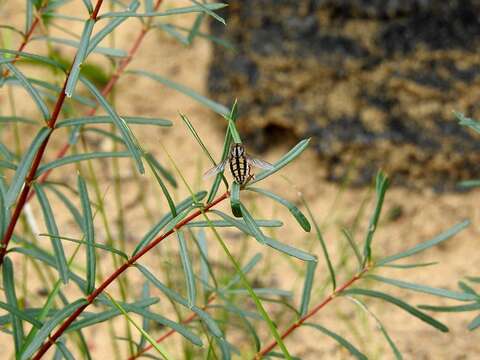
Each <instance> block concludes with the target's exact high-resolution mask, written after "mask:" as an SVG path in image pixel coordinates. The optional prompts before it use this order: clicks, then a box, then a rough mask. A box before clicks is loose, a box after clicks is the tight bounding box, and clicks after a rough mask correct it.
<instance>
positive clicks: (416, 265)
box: [382, 261, 438, 269]
mask: <svg viewBox="0 0 480 360" xmlns="http://www.w3.org/2000/svg"><path fill="white" fill-rule="evenodd" d="M437 264H438V261H432V262H427V263H418V264H386V265H382V266H383V267H390V268H396V269H413V268H418V267H426V266H432V265H437Z"/></svg>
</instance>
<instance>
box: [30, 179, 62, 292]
mask: <svg viewBox="0 0 480 360" xmlns="http://www.w3.org/2000/svg"><path fill="white" fill-rule="evenodd" d="M33 188H34V190H35V193H36V194H37V198H38V201H39V202H40V205H41V207H42V212H43V218H44V220H45V225H46V226H47V229H48V232H49V233H50V234H52V235H55V236H58V235H59V233H58V227H57V223H56V221H55V216H54V215H53V211H52V208H51V206H50V202H49V201H48V198H47V195H45V192H44V191H43V188H42V187H41V186H40V185H39V184H36V183H34V184H33ZM51 242H52V247H53V251H54V253H55V259H56V262H57V265H58V271H59V274H60V277H61V279H62V281H63V283H64V284H66V283H67V282H68V265H67V259H66V258H65V252H64V250H63V245H62V243H61V241H60V240H58V239H56V238H51Z"/></svg>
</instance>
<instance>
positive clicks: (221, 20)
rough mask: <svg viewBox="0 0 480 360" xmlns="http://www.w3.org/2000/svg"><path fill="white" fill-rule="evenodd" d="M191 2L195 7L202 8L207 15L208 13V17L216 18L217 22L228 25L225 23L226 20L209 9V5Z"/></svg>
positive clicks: (193, 0) (192, 0)
mask: <svg viewBox="0 0 480 360" xmlns="http://www.w3.org/2000/svg"><path fill="white" fill-rule="evenodd" d="M190 1H191V2H193V3H194V4H195V5H198V6H200V7H201V8H202V9H203V10H204V11H205V13H207V14H208V15H210V16H211V17H212V18H214V19H215V20H217V21H219V22H221V23H222V24H223V25H226V23H225V20H224V19H223V18H222V17H221V16H219V15H217V14H216V13H215V12H213V11H212V10H210V9H209V8H208V7H207V4H202V3H201V2H199V1H196V0H190Z"/></svg>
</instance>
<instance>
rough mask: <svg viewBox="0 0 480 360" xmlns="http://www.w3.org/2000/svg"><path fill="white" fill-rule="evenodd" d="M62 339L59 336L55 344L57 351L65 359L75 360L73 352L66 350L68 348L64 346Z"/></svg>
mask: <svg viewBox="0 0 480 360" xmlns="http://www.w3.org/2000/svg"><path fill="white" fill-rule="evenodd" d="M62 340H63V339H62V338H60V339H59V340H58V341H57V342H56V343H55V345H56V346H57V349H58V350H59V353H61V355H62V357H63V358H64V359H66V360H75V357H74V356H73V354H72V353H71V352H70V350H68V348H67V347H66V346H65V344H64V342H63V341H62Z"/></svg>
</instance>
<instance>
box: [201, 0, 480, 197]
mask: <svg viewBox="0 0 480 360" xmlns="http://www.w3.org/2000/svg"><path fill="white" fill-rule="evenodd" d="M227 2H228V3H229V6H228V7H227V8H225V9H223V10H222V12H221V14H222V15H223V16H224V17H225V18H226V20H227V26H226V27H225V26H223V25H222V24H219V23H218V22H216V21H213V22H212V23H211V24H212V25H211V30H212V32H213V34H214V35H215V36H219V37H221V38H224V39H227V40H229V41H230V42H231V43H233V45H234V46H235V47H236V51H229V50H226V49H224V48H221V47H220V46H219V45H215V47H214V55H213V57H212V59H213V60H212V64H211V67H210V74H209V91H210V95H211V96H212V97H213V98H214V99H216V100H218V101H221V102H222V103H227V104H228V103H230V104H231V103H232V102H233V100H234V99H235V98H238V100H239V109H240V119H241V120H240V121H239V128H240V131H241V132H242V134H243V136H244V137H245V138H246V139H247V141H248V142H249V145H250V146H253V147H255V148H256V150H257V151H261V150H265V149H267V148H268V146H270V145H272V144H275V143H278V142H294V141H297V140H298V139H300V138H304V137H308V136H312V137H313V141H312V146H313V147H314V148H315V149H316V150H317V152H318V154H319V157H320V159H322V161H323V163H324V164H325V167H326V168H327V177H328V178H329V179H331V180H341V179H343V178H344V177H345V176H346V174H347V173H348V174H349V175H350V176H352V177H353V179H354V182H355V183H356V184H366V183H370V182H371V179H372V176H374V175H375V173H376V171H377V170H378V169H379V168H383V169H384V170H386V171H387V172H388V173H389V174H390V175H391V176H392V177H393V180H394V182H395V183H397V184H408V185H414V186H423V185H429V186H433V187H434V188H435V189H438V190H446V189H451V188H453V187H454V185H455V183H456V182H457V181H459V180H464V179H470V178H480V141H479V136H477V135H476V134H474V133H472V132H471V131H469V130H467V129H465V128H462V127H461V126H459V125H458V123H457V122H456V120H455V119H454V117H453V114H452V111H453V110H458V111H461V112H465V113H466V114H467V115H468V116H471V117H474V118H480V103H479V101H478V96H476V94H478V93H479V90H480V57H479V56H478V54H477V53H476V52H477V49H478V48H479V46H480V20H479V19H480V17H479V16H478V14H480V0H450V1H447V0H310V1H308V0H255V1H254V0H242V1H240V0H229V1H227Z"/></svg>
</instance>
